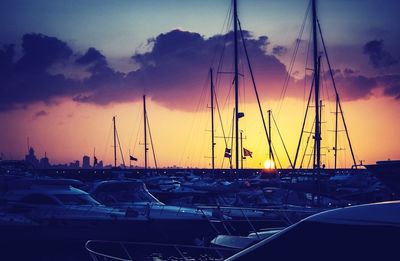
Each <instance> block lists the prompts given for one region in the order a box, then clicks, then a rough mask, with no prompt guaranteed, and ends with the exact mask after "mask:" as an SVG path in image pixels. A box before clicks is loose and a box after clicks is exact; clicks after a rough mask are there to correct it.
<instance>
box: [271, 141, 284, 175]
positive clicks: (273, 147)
mask: <svg viewBox="0 0 400 261" xmlns="http://www.w3.org/2000/svg"><path fill="white" fill-rule="evenodd" d="M272 151H273V152H274V153H273V154H276V150H275V146H274V145H272ZM276 160H277V162H278V164H279V167H280V168H281V169H282V163H281V161H280V160H279V158H278V157H276ZM274 162H275V161H274Z"/></svg>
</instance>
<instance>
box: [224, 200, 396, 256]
mask: <svg viewBox="0 0 400 261" xmlns="http://www.w3.org/2000/svg"><path fill="white" fill-rule="evenodd" d="M399 237H400V201H392V202H383V203H375V204H367V205H359V206H353V207H346V208H340V209H334V210H329V211H326V212H322V213H319V214H316V215H313V216H311V217H309V218H306V219H304V220H302V221H301V222H299V223H297V224H295V225H293V226H291V227H289V228H286V229H284V230H282V231H281V232H279V233H277V234H275V235H273V236H271V237H269V238H267V239H265V240H263V241H261V242H259V243H257V244H255V245H254V246H251V247H249V248H247V249H245V250H243V251H241V252H239V253H237V254H235V255H234V256H232V257H230V258H228V259H227V260H229V261H233V260H251V261H257V260H307V261H314V260H363V261H364V260H365V261H369V260H374V261H375V260H393V258H395V257H396V256H398V243H397V239H398V238H399ZM395 259H396V258H395Z"/></svg>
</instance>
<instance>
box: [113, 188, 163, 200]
mask: <svg viewBox="0 0 400 261" xmlns="http://www.w3.org/2000/svg"><path fill="white" fill-rule="evenodd" d="M109 195H110V196H112V197H113V199H114V200H115V201H116V202H129V203H132V202H133V203H134V202H149V203H151V202H159V201H158V200H157V199H156V198H154V197H153V196H152V195H151V194H150V193H147V192H146V191H145V190H136V191H134V190H121V191H115V192H113V193H109Z"/></svg>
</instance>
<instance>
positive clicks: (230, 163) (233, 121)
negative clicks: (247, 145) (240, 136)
mask: <svg viewBox="0 0 400 261" xmlns="http://www.w3.org/2000/svg"><path fill="white" fill-rule="evenodd" d="M235 111H236V108H233V115H232V136H231V156H230V157H229V165H230V166H229V167H230V169H231V171H232V154H233V153H232V149H233V138H234V137H233V136H234V134H233V133H234V130H235ZM237 156H238V155H236V157H237Z"/></svg>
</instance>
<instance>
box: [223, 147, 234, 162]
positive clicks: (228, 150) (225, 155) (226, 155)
mask: <svg viewBox="0 0 400 261" xmlns="http://www.w3.org/2000/svg"><path fill="white" fill-rule="evenodd" d="M224 157H225V158H229V159H230V158H231V157H232V150H231V149H228V148H225V154H224Z"/></svg>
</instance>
